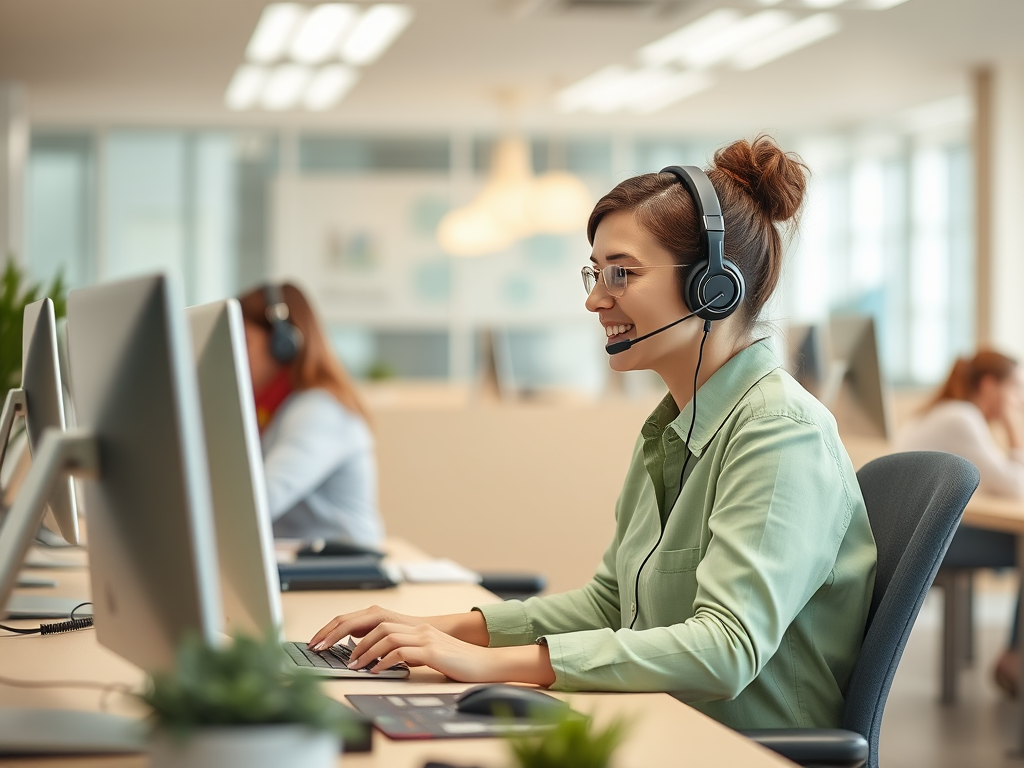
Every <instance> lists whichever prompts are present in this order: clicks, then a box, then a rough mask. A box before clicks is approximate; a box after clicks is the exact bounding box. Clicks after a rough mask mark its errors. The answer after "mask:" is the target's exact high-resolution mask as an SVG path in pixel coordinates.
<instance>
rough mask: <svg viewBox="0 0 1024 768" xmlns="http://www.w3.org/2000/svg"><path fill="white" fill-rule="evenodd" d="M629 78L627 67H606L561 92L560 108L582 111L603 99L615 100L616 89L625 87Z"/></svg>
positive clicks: (559, 97)
mask: <svg viewBox="0 0 1024 768" xmlns="http://www.w3.org/2000/svg"><path fill="white" fill-rule="evenodd" d="M628 78H629V70H628V69H626V68H625V67H622V66H618V65H613V66H610V67H605V68H604V69H601V70H598V71H597V72H595V73H594V74H592V75H590V76H589V77H585V78H583V79H582V80H580V81H579V82H578V83H575V84H574V85H571V86H569V87H568V88H566V89H565V90H563V91H562V92H561V93H559V94H558V108H559V109H560V110H561V111H562V112H581V111H583V110H590V109H592V105H595V104H600V103H601V102H602V101H603V102H605V103H607V102H609V101H612V100H615V98H616V97H615V96H614V94H615V92H616V90H617V89H619V88H621V87H623V84H624V82H625V81H626V80H628ZM613 109H614V108H613Z"/></svg>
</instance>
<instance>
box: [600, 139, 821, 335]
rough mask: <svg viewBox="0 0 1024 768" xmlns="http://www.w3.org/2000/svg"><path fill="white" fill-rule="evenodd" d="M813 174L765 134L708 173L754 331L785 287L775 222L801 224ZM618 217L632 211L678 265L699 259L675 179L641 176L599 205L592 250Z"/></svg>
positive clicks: (739, 145)
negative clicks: (605, 224) (604, 222)
mask: <svg viewBox="0 0 1024 768" xmlns="http://www.w3.org/2000/svg"><path fill="white" fill-rule="evenodd" d="M807 173H809V171H808V169H807V166H806V165H804V164H803V162H801V160H800V158H798V157H797V156H796V155H793V154H788V153H786V152H783V151H782V150H781V149H780V148H779V145H778V144H776V143H775V141H774V140H773V139H772V138H771V137H769V136H764V135H761V136H758V137H757V138H756V139H754V141H753V143H750V142H748V141H747V140H745V139H740V140H739V141H734V142H733V143H732V144H729V145H728V146H726V147H723V148H722V149H719V150H718V151H717V152H715V158H714V164H713V165H712V167H711V168H710V169H708V171H707V174H708V178H709V179H710V180H711V183H712V185H713V186H714V187H715V192H717V194H718V199H719V201H720V202H721V204H722V215H723V218H724V219H725V258H726V259H728V260H729V261H731V262H732V263H733V264H735V265H736V266H737V267H738V268H739V270H740V272H742V273H743V279H744V282H745V283H746V286H747V291H746V298H745V299H744V302H743V304H744V306H743V307H742V308H741V310H740V311H741V312H742V313H743V317H744V320H745V325H746V326H747V328H750V327H751V326H752V325H753V324H754V322H755V321H756V320H757V316H758V314H759V313H760V311H761V308H762V307H763V306H764V304H765V302H766V301H768V298H769V297H770V296H771V295H772V292H773V291H774V290H775V286H776V285H777V284H778V282H779V275H780V274H781V273H782V252H783V238H782V233H780V231H779V227H777V226H776V223H782V222H791V226H795V225H796V216H797V213H798V212H799V210H800V206H801V204H802V203H803V198H804V190H805V189H806V186H807V179H806V175H807ZM615 211H632V212H633V215H634V216H635V217H636V220H637V221H638V222H639V223H640V225H641V226H643V227H644V228H645V229H647V230H648V231H649V232H650V233H651V234H652V235H654V237H655V238H656V239H657V240H658V242H659V243H660V244H661V245H662V247H664V248H665V249H666V250H668V251H669V252H671V253H672V254H673V255H674V256H675V257H676V260H677V263H679V264H684V265H689V264H693V263H695V262H697V261H698V260H699V259H700V228H699V226H698V224H697V213H696V208H695V206H694V203H693V199H692V198H691V197H690V194H689V193H688V192H687V191H686V189H685V188H684V187H683V185H682V184H680V183H679V180H678V179H677V178H676V177H675V176H674V175H672V174H671V173H648V174H644V175H643V176H634V177H633V178H631V179H626V180H625V181H623V182H621V183H620V184H618V185H617V186H616V187H615V189H613V190H612V191H611V192H609V193H608V194H607V195H605V196H604V197H602V198H601V199H600V200H598V201H597V205H595V206H594V210H593V212H592V213H591V214H590V221H589V222H588V224H587V237H588V238H589V239H590V243H591V245H593V243H594V235H595V234H596V232H597V226H598V224H600V223H601V219H603V218H604V217H605V216H606V215H608V214H609V213H613V212H615ZM674 271H677V272H680V273H681V272H683V270H674ZM678 279H679V281H680V287H682V286H683V285H685V282H684V280H685V278H684V276H683V274H680V275H679V276H678Z"/></svg>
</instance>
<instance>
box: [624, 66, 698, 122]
mask: <svg viewBox="0 0 1024 768" xmlns="http://www.w3.org/2000/svg"><path fill="white" fill-rule="evenodd" d="M667 75H668V76H667V77H662V78H660V79H659V80H658V81H650V82H649V83H647V84H646V87H641V88H638V89H637V90H636V92H635V93H634V94H633V96H632V98H631V99H630V101H629V104H628V108H629V110H630V111H632V112H639V113H640V114H645V115H646V114H651V113H652V112H657V111H659V110H661V109H664V108H665V107H667V106H669V105H670V104H675V103H676V102H677V101H681V100H682V99H685V98H687V97H689V96H693V95H694V94H697V93H700V92H701V91H705V90H707V89H708V88H710V87H711V85H712V83H713V82H714V81H713V80H712V79H711V76H710V75H708V74H707V73H706V72H670V73H667Z"/></svg>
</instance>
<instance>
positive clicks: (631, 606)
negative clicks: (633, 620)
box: [629, 603, 636, 616]
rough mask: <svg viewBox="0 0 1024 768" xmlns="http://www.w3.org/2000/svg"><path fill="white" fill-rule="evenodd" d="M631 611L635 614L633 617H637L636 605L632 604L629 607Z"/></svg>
mask: <svg viewBox="0 0 1024 768" xmlns="http://www.w3.org/2000/svg"><path fill="white" fill-rule="evenodd" d="M629 610H630V611H632V612H633V615H634V616H636V603H632V604H631V605H630V606H629Z"/></svg>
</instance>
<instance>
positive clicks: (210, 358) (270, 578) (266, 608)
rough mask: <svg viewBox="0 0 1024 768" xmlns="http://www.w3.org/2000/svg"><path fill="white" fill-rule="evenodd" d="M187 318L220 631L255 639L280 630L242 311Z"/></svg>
mask: <svg viewBox="0 0 1024 768" xmlns="http://www.w3.org/2000/svg"><path fill="white" fill-rule="evenodd" d="M188 319H189V324H190V326H191V330H192V351H193V354H194V355H195V365H196V373H197V377H198V380H199V397H200V400H201V402H202V411H203V431H204V433H205V435H206V453H207V456H208V457H209V461H210V486H211V489H212V492H213V515H214V520H215V522H216V528H217V559H218V561H219V563H220V576H221V591H222V594H223V598H224V611H225V619H226V624H227V628H228V629H229V630H231V631H235V630H244V631H246V632H248V633H249V634H253V633H258V634H263V633H264V632H266V631H268V630H269V629H270V628H277V629H280V626H281V597H280V584H279V581H278V573H277V563H276V559H275V557H274V533H273V529H272V525H271V520H270V512H269V510H268V508H267V487H266V480H265V479H264V477H263V455H262V452H261V450H260V434H259V427H258V426H257V424H256V406H255V403H254V402H253V393H252V382H251V379H250V376H249V356H248V352H247V351H246V346H245V328H244V326H243V321H242V310H241V308H240V307H239V304H238V302H237V301H236V300H234V299H228V300H227V301H218V302H214V303H212V304H204V305H203V306H201V307H190V308H189V309H188Z"/></svg>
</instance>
